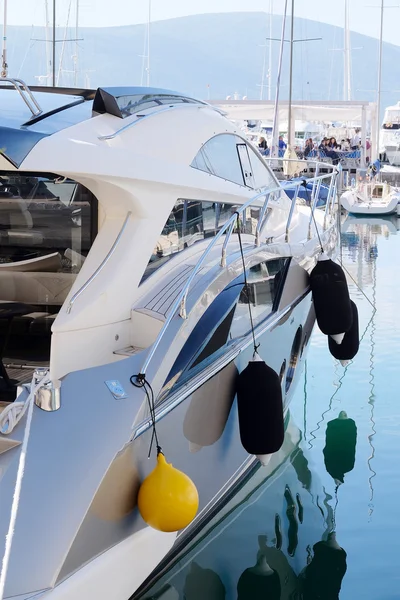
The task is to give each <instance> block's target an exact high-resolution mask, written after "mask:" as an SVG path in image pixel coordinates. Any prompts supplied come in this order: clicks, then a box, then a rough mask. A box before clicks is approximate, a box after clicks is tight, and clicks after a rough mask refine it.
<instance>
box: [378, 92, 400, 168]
mask: <svg viewBox="0 0 400 600" xmlns="http://www.w3.org/2000/svg"><path fill="white" fill-rule="evenodd" d="M379 150H380V153H381V154H386V158H387V160H388V161H389V164H391V165H393V166H400V102H398V103H397V104H395V105H394V106H388V107H387V108H386V109H385V115H384V118H383V123H382V127H381V131H380V140H379Z"/></svg>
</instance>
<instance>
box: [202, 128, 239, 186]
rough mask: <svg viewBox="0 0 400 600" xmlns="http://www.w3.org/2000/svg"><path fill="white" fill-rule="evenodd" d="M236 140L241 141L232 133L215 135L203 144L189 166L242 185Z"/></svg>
mask: <svg viewBox="0 0 400 600" xmlns="http://www.w3.org/2000/svg"><path fill="white" fill-rule="evenodd" d="M237 140H238V141H239V143H242V140H240V139H239V138H236V136H234V135H230V134H223V135H216V136H215V137H213V138H211V139H210V140H208V142H206V143H205V144H204V146H203V147H202V148H201V150H200V151H199V153H198V154H197V156H196V157H195V159H194V160H193V162H192V165H191V166H192V167H194V168H196V169H200V171H206V172H207V173H210V174H211V175H216V176H217V177H222V178H223V179H227V180H228V181H233V183H237V184H239V185H244V179H243V173H242V167H241V165H240V161H239V155H238V151H237V147H236V144H237Z"/></svg>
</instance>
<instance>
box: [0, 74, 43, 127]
mask: <svg viewBox="0 0 400 600" xmlns="http://www.w3.org/2000/svg"><path fill="white" fill-rule="evenodd" d="M2 81H4V82H6V83H11V85H13V86H14V88H15V89H16V91H17V92H18V93H19V95H20V96H21V98H22V100H23V101H24V102H25V104H26V105H27V107H28V108H29V110H30V111H31V113H32V115H33V116H34V117H37V116H39V115H40V114H41V113H42V112H43V111H42V109H41V107H40V104H39V102H38V101H37V100H36V98H35V97H34V95H33V94H32V92H31V90H30V89H29V87H28V86H27V85H26V83H25V82H24V81H22V79H13V78H11V77H0V83H1V82H2ZM25 94H28V96H29V98H30V100H31V101H32V103H33V105H34V106H32V104H31V102H30V101H29V99H28V98H27V97H26V95H25ZM34 107H35V108H34Z"/></svg>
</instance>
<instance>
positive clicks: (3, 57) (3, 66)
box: [1, 0, 8, 77]
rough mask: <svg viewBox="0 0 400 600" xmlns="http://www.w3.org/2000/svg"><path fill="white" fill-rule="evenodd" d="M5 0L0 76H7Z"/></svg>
mask: <svg viewBox="0 0 400 600" xmlns="http://www.w3.org/2000/svg"><path fill="white" fill-rule="evenodd" d="M7 74H8V64H7V0H4V23H3V50H2V54H1V77H7Z"/></svg>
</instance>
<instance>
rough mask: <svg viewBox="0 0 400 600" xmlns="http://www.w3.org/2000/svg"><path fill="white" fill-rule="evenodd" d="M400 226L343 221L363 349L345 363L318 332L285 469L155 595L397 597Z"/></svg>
mask: <svg viewBox="0 0 400 600" xmlns="http://www.w3.org/2000/svg"><path fill="white" fill-rule="evenodd" d="M397 226H398V225H397V218H393V219H388V218H387V219H376V220H373V219H370V220H367V219H355V218H348V219H347V220H346V222H345V223H344V225H343V233H342V246H341V252H342V260H343V264H344V266H345V267H346V269H347V270H348V272H349V285H350V291H351V296H352V298H353V300H354V301H355V302H356V303H357V306H358V309H359V320H360V338H361V344H360V351H359V353H358V355H357V357H356V358H355V359H354V361H353V362H351V363H350V364H349V365H348V366H347V367H343V366H341V365H340V363H338V362H337V361H335V360H334V359H333V358H332V357H331V356H330V354H329V352H328V347H327V340H326V338H325V336H323V335H322V334H321V333H320V331H319V330H318V329H317V328H315V330H314V334H313V337H312V339H311V342H310V347H309V351H308V356H307V361H306V364H305V367H304V371H303V376H302V380H301V381H300V382H299V385H298V387H297V390H296V394H295V397H294V400H293V402H292V404H291V407H290V413H291V415H290V420H289V423H288V426H287V432H286V437H285V444H284V447H283V448H282V451H281V455H280V456H279V457H276V458H275V461H276V464H275V465H273V466H274V467H276V468H274V469H272V473H270V474H269V475H268V476H267V477H266V476H265V470H263V469H258V470H257V471H256V472H255V473H254V474H253V476H252V477H251V478H250V479H249V481H247V482H246V483H245V484H244V486H243V487H242V488H241V490H239V492H238V493H237V494H236V496H235V498H233V499H232V500H231V502H230V503H229V504H228V506H227V507H225V509H223V511H222V512H221V514H219V515H218V516H217V517H216V518H215V519H214V521H213V522H212V523H211V524H210V525H209V526H208V527H207V529H206V531H204V532H203V533H202V535H200V536H199V538H198V539H197V540H196V541H195V543H193V544H192V545H191V546H190V547H188V549H187V551H186V552H185V553H183V554H182V556H181V557H180V560H179V561H178V562H177V563H175V564H174V565H173V566H172V567H171V569H170V571H169V572H168V573H167V574H166V575H164V576H163V578H162V579H161V580H160V581H158V582H157V583H156V585H155V586H154V587H153V588H152V590H151V591H150V592H148V593H147V594H146V598H154V599H156V598H160V599H161V598H162V599H163V600H223V599H226V600H230V599H238V600H258V599H260V600H261V599H263V600H295V599H298V600H300V599H303V600H317V599H318V600H334V599H337V598H340V600H358V599H360V600H361V599H363V600H392V599H393V600H394V599H395V598H396V599H398V598H400V556H399V543H398V540H399V537H400V536H399V532H400V517H399V515H400V503H399V492H400V393H399V377H398V373H399V363H400V278H399V276H398V265H399V261H400V232H397ZM351 278H353V280H354V282H357V285H356V284H355V283H354V282H353V281H352V279H351ZM358 287H360V288H361V290H362V291H360V290H359V289H358ZM371 304H373V305H374V306H375V307H376V310H374V309H373V308H372V306H371ZM341 411H345V413H346V414H347V417H348V418H347V419H346V418H341V419H338V417H339V414H340V413H341ZM344 416H345V415H343V414H342V417H344Z"/></svg>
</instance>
